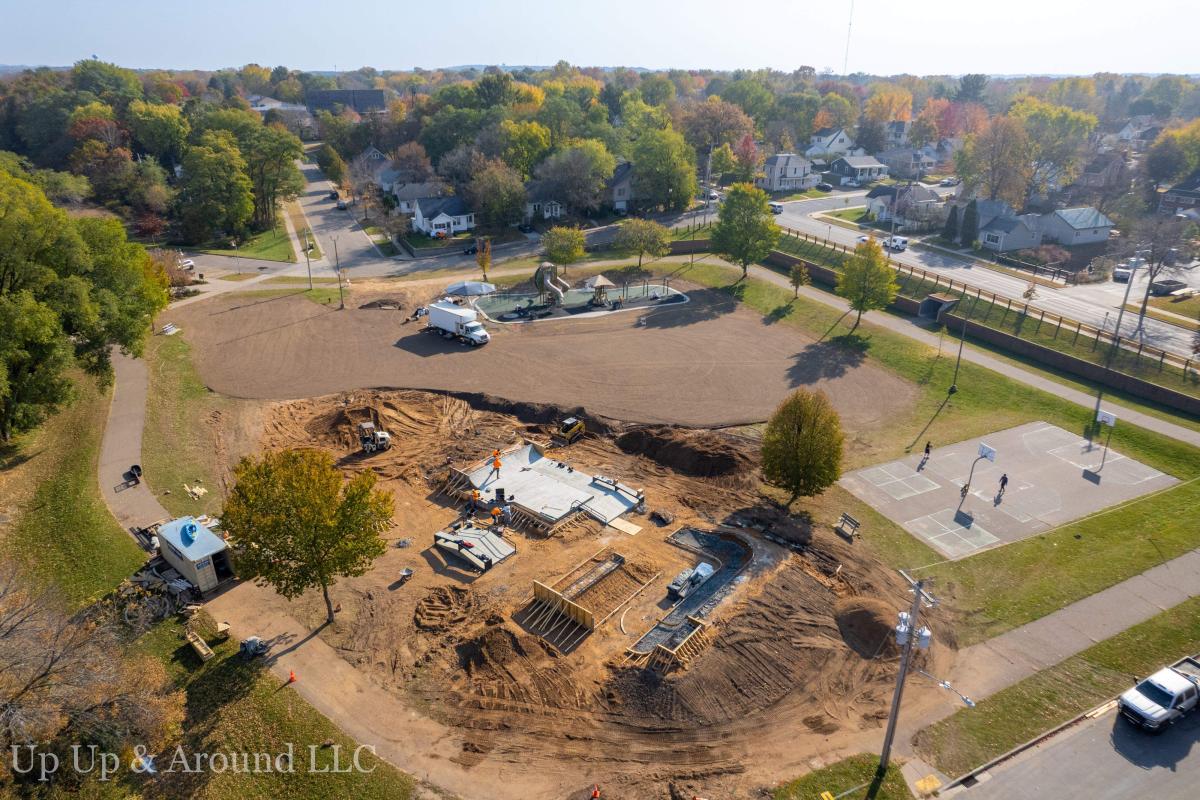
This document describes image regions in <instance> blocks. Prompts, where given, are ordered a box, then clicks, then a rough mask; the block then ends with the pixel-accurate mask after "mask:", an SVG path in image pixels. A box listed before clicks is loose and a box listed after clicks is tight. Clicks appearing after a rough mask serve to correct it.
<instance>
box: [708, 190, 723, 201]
mask: <svg viewBox="0 0 1200 800" xmlns="http://www.w3.org/2000/svg"><path fill="white" fill-rule="evenodd" d="M708 199H709V200H720V199H721V194H720V193H719V192H717V191H716V190H715V189H714V190H713V191H711V192H709V193H708Z"/></svg>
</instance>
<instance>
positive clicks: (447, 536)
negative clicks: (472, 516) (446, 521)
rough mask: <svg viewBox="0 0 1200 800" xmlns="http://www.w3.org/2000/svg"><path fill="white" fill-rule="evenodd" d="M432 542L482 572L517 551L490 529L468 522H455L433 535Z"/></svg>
mask: <svg viewBox="0 0 1200 800" xmlns="http://www.w3.org/2000/svg"><path fill="white" fill-rule="evenodd" d="M433 543H434V544H435V545H436V546H437V547H439V548H441V549H442V550H445V551H447V552H450V553H453V554H454V555H456V556H458V557H459V558H461V559H462V560H464V561H466V562H467V563H468V564H470V565H471V566H473V567H475V568H476V569H478V570H481V571H483V572H486V571H488V570H489V569H491V568H492V567H494V566H496V565H497V564H499V563H500V562H501V561H503V560H504V559H506V558H508V557H509V556H511V555H513V554H514V553H516V552H517V548H515V547H513V546H512V545H511V544H509V543H508V542H506V541H505V540H504V539H503V538H502V537H500V536H497V535H496V534H494V533H492V532H491V531H488V530H484V529H482V528H476V527H475V526H474V525H472V524H471V523H469V522H457V523H455V524H454V525H452V526H450V528H449V529H447V530H444V531H438V532H437V533H435V534H434V535H433Z"/></svg>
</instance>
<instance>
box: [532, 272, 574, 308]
mask: <svg viewBox="0 0 1200 800" xmlns="http://www.w3.org/2000/svg"><path fill="white" fill-rule="evenodd" d="M559 270H560V267H559V266H558V265H557V264H552V263H550V262H549V261H543V262H542V263H541V265H540V266H538V268H537V269H536V270H534V272H533V288H534V290H535V291H536V292H537V293H538V302H539V303H545V304H547V305H551V306H561V305H562V304H563V298H564V297H565V296H566V293H567V292H568V291H570V290H571V284H569V283H567V282H566V281H565V280H563V278H562V276H561V275H560V274H559Z"/></svg>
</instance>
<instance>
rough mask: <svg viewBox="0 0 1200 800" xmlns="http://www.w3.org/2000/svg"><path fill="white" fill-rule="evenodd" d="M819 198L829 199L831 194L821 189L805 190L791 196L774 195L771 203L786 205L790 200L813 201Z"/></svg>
mask: <svg viewBox="0 0 1200 800" xmlns="http://www.w3.org/2000/svg"><path fill="white" fill-rule="evenodd" d="M818 197H829V192H822V191H821V190H820V189H805V190H804V191H803V192H792V193H791V194H773V195H771V202H773V203H786V202H787V201H789V200H812V199H814V198H818Z"/></svg>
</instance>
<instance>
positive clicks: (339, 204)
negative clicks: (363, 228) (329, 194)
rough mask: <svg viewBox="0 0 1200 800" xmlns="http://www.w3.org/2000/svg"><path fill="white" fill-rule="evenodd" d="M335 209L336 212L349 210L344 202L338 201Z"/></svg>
mask: <svg viewBox="0 0 1200 800" xmlns="http://www.w3.org/2000/svg"><path fill="white" fill-rule="evenodd" d="M337 207H338V211H345V210H346V209H347V208H349V206H348V205H347V204H346V201H345V200H338V202H337Z"/></svg>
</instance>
